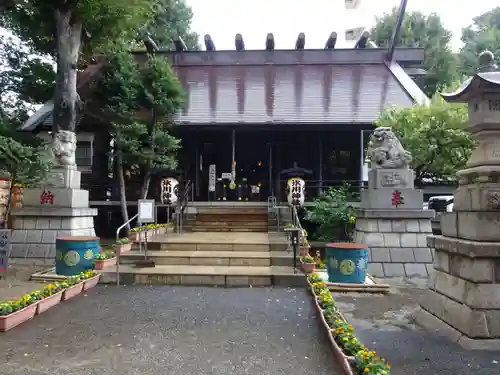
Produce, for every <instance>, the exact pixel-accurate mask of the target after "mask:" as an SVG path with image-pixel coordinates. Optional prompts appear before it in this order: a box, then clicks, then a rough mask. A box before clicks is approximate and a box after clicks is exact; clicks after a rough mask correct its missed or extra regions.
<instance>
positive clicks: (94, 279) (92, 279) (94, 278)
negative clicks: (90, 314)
mask: <svg viewBox="0 0 500 375" xmlns="http://www.w3.org/2000/svg"><path fill="white" fill-rule="evenodd" d="M100 277H101V274H100V273H97V272H96V271H94V270H89V271H85V272H82V273H81V274H80V279H81V280H84V283H83V290H89V289H90V288H93V287H95V286H96V285H97V283H99V279H100Z"/></svg>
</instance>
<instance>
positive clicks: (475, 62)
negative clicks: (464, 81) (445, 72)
mask: <svg viewBox="0 0 500 375" xmlns="http://www.w3.org/2000/svg"><path fill="white" fill-rule="evenodd" d="M462 42H464V45H463V47H462V48H461V50H460V53H459V61H460V73H461V74H463V75H467V76H470V75H472V74H474V73H475V72H476V71H477V69H478V68H479V54H480V53H481V52H483V51H484V50H486V49H487V50H490V51H491V52H493V53H494V54H495V57H496V59H497V63H499V64H500V7H496V8H494V9H492V10H490V11H489V12H486V13H484V14H482V15H480V16H479V17H476V18H474V19H473V23H472V25H469V26H467V27H466V28H465V29H463V30H462Z"/></svg>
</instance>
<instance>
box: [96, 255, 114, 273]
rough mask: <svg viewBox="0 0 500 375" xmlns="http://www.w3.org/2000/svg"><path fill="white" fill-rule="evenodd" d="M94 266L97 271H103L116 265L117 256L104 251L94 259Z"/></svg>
mask: <svg viewBox="0 0 500 375" xmlns="http://www.w3.org/2000/svg"><path fill="white" fill-rule="evenodd" d="M94 264H95V269H96V270H103V269H104V268H106V267H110V266H115V265H116V255H115V253H114V252H112V251H109V250H103V251H101V252H100V253H99V254H97V255H96V256H95V257H94Z"/></svg>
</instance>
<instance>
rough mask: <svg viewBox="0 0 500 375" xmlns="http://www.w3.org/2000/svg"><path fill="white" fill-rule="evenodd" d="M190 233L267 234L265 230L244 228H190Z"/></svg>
mask: <svg viewBox="0 0 500 375" xmlns="http://www.w3.org/2000/svg"><path fill="white" fill-rule="evenodd" d="M190 230H191V232H260V233H264V232H267V230H268V229H267V227H266V228H245V227H222V226H221V227H202V226H193V227H190Z"/></svg>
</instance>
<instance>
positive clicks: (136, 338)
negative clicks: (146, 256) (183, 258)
mask: <svg viewBox="0 0 500 375" xmlns="http://www.w3.org/2000/svg"><path fill="white" fill-rule="evenodd" d="M0 337H1V339H0V353H2V354H0V363H1V368H2V370H1V374H2V375H21V374H22V375H35V374H36V375H38V374H40V375H41V374H50V375H60V374H65V375H87V374H96V375H97V374H99V375H106V374H113V375H115V374H120V375H122V374H123V375H132V374H141V375H148V374H151V375H156V374H158V375H160V374H161V375H166V374H168V375H177V374H178V375H181V374H182V375H189V374H196V375H200V374H214V375H224V374H249V375H253V374H255V375H257V374H258V375H263V374H264V375H265V374H269V375H281V374H283V375H294V374H297V375H299V374H300V375H326V374H328V375H335V374H339V372H338V370H337V368H336V366H335V362H334V359H333V356H332V353H331V351H330V348H329V346H328V343H327V341H326V338H325V336H324V334H323V333H322V332H320V331H319V326H318V324H317V323H316V319H315V314H314V312H313V309H312V306H311V302H310V297H309V295H307V293H306V291H305V290H302V289H284V288H283V289H281V288H269V289H261V288H253V289H217V288H189V287H168V286H157V287H156V286H155V287H151V286H137V287H119V289H117V288H116V287H104V286H99V287H97V288H95V289H94V290H91V291H89V293H88V295H86V296H85V297H79V298H75V299H73V300H70V301H66V302H63V303H62V304H60V305H59V306H57V307H55V308H54V309H53V310H51V311H48V312H47V313H44V314H42V315H40V316H37V317H36V318H35V319H34V320H33V321H31V322H27V323H25V324H23V325H21V326H19V327H17V328H15V329H13V330H12V331H10V332H8V333H5V334H2V335H1V336H0Z"/></svg>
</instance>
